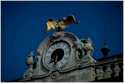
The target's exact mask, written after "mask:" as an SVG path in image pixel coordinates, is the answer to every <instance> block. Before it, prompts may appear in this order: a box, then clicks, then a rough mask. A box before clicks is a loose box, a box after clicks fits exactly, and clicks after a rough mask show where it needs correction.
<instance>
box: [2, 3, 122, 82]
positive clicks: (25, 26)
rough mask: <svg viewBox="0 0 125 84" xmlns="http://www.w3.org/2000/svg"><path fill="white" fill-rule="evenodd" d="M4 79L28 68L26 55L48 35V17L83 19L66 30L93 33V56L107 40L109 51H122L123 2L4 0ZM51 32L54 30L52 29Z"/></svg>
mask: <svg viewBox="0 0 125 84" xmlns="http://www.w3.org/2000/svg"><path fill="white" fill-rule="evenodd" d="M1 7H2V12H1V14H2V16H1V20H2V23H1V25H2V26H1V35H2V38H1V41H2V51H1V52H2V55H1V56H2V57H1V62H2V72H1V73H2V80H3V81H10V80H14V79H17V78H20V77H21V76H22V75H23V73H24V71H25V70H26V64H25V62H26V57H27V55H28V54H29V52H30V51H35V50H36V49H37V47H38V45H39V44H40V42H41V41H42V40H43V39H44V38H45V34H44V28H45V27H46V22H47V19H48V18H53V19H58V18H62V17H65V16H68V15H74V16H76V18H77V19H78V20H80V23H79V24H78V25H71V26H70V27H68V28H67V29H66V30H65V31H68V32H73V33H74V34H76V35H77V36H78V37H79V38H85V37H90V38H91V39H92V41H93V44H94V48H95V51H94V57H95V58H101V57H102V54H101V52H100V48H101V47H102V45H103V42H104V40H106V41H107V43H108V45H109V48H110V49H111V52H110V55H114V54H119V53H122V52H123V2H118V1H117V2H115V1H113V2H110V1H108V2H106V1H105V2H104V1H102V2H91V1H89V2H85V1H83V2H76V1H75V2H67V1H66V2H35V1H31V2H23V1H22V2H20V1H18V2H15V1H14V2H9V1H8V2H2V5H1ZM49 34H51V32H49Z"/></svg>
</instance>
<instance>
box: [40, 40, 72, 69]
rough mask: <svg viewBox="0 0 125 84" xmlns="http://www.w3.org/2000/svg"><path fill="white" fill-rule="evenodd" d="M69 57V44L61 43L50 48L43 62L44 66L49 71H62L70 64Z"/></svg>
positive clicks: (56, 43)
mask: <svg viewBox="0 0 125 84" xmlns="http://www.w3.org/2000/svg"><path fill="white" fill-rule="evenodd" d="M69 56H70V46H69V44H68V43H66V42H64V41H60V42H55V43H53V44H52V45H50V46H49V48H48V49H47V51H46V55H45V56H44V57H43V59H42V61H43V62H44V66H45V67H46V68H47V69H49V70H53V69H60V68H62V67H63V66H64V65H65V64H66V63H67V62H68V57H69Z"/></svg>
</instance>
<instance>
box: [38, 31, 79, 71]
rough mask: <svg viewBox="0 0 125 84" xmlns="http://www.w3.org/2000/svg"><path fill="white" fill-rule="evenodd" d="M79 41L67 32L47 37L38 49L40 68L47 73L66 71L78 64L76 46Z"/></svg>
mask: <svg viewBox="0 0 125 84" xmlns="http://www.w3.org/2000/svg"><path fill="white" fill-rule="evenodd" d="M78 42H79V40H78V39H77V37H76V36H75V35H73V34H72V33H68V32H56V33H54V34H53V35H52V36H50V37H48V38H47V39H46V40H45V41H44V42H43V43H42V44H41V45H40V47H39V48H38V52H39V53H40V56H41V66H43V67H44V68H45V69H47V70H49V71H56V70H58V71H60V72H63V71H65V70H66V71H67V69H72V68H74V66H76V65H77V62H76V61H78V62H79V58H78V53H77V47H78V46H77V45H78Z"/></svg>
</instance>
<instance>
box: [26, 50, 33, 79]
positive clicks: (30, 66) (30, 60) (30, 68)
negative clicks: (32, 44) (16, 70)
mask: <svg viewBox="0 0 125 84" xmlns="http://www.w3.org/2000/svg"><path fill="white" fill-rule="evenodd" d="M33 64H34V61H33V52H30V54H29V56H28V58H27V65H28V69H27V71H26V73H25V74H24V78H27V79H30V78H31V77H32V75H33Z"/></svg>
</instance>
